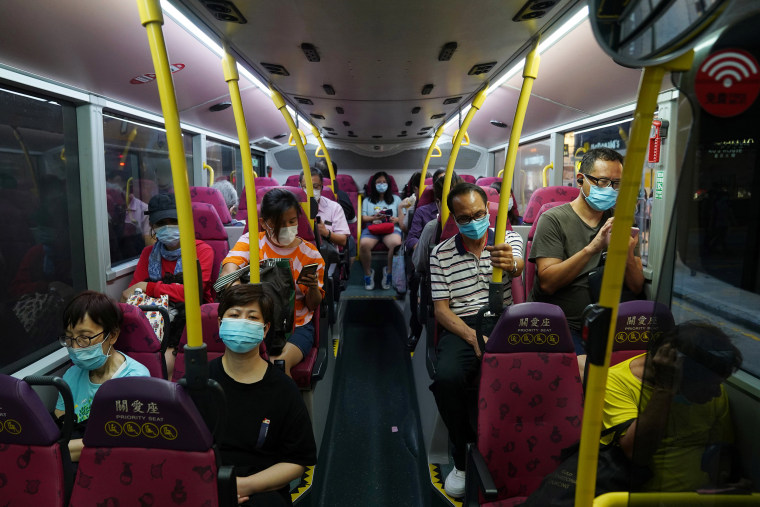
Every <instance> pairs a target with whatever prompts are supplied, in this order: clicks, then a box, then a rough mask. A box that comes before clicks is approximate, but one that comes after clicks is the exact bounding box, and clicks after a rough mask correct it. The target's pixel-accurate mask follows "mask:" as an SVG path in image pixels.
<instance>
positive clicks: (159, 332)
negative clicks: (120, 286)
mask: <svg viewBox="0 0 760 507" xmlns="http://www.w3.org/2000/svg"><path fill="white" fill-rule="evenodd" d="M127 304H128V305H133V306H137V307H139V306H142V305H156V306H163V307H164V308H166V311H169V295H168V294H162V295H161V296H160V297H157V298H154V297H152V296H148V295H147V294H145V293H144V292H143V291H142V290H141V289H136V290H135V292H134V294H132V295H131V296H129V298H128V299H127ZM145 316H146V317H148V321H149V322H150V325H151V327H152V328H153V332H154V333H156V336H157V337H158V339H159V341H163V339H164V316H163V315H161V312H158V311H147V312H145Z"/></svg>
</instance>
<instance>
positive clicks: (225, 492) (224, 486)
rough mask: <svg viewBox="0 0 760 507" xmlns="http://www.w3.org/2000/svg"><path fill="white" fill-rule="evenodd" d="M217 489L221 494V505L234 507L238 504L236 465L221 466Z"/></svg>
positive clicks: (218, 493) (221, 506) (222, 506)
mask: <svg viewBox="0 0 760 507" xmlns="http://www.w3.org/2000/svg"><path fill="white" fill-rule="evenodd" d="M216 490H217V495H218V496H219V507H233V506H235V505H237V504H238V496H237V478H236V477H235V467H233V466H231V465H227V466H223V467H219V473H218V474H217V479H216Z"/></svg>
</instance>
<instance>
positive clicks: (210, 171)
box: [203, 164, 214, 187]
mask: <svg viewBox="0 0 760 507" xmlns="http://www.w3.org/2000/svg"><path fill="white" fill-rule="evenodd" d="M203 168H204V169H205V170H207V171H208V186H210V187H211V186H213V185H214V168H213V167H211V166H210V165H208V164H203Z"/></svg>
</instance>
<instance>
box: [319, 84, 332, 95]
mask: <svg viewBox="0 0 760 507" xmlns="http://www.w3.org/2000/svg"><path fill="white" fill-rule="evenodd" d="M322 89H323V90H324V91H325V93H326V94H328V95H335V88H333V87H332V86H331V85H329V84H323V85H322Z"/></svg>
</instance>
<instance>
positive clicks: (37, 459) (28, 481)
mask: <svg viewBox="0 0 760 507" xmlns="http://www.w3.org/2000/svg"><path fill="white" fill-rule="evenodd" d="M0 451H1V452H0V498H2V504H3V505H41V506H42V505H44V506H46V507H47V506H51V507H58V506H62V505H63V491H64V481H63V463H62V461H61V450H60V447H59V446H58V444H57V443H56V444H53V445H49V446H44V447H43V446H28V445H17V444H0Z"/></svg>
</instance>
